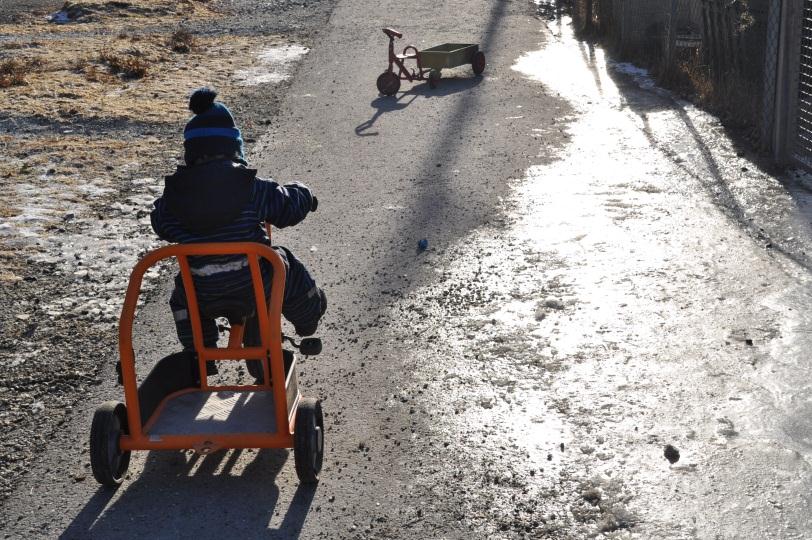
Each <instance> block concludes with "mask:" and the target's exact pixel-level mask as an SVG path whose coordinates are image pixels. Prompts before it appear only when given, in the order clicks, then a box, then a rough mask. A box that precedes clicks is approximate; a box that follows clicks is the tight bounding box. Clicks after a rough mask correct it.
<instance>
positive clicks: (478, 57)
mask: <svg viewBox="0 0 812 540" xmlns="http://www.w3.org/2000/svg"><path fill="white" fill-rule="evenodd" d="M471 68H472V69H473V70H474V73H476V74H477V75H481V74H482V72H483V71H485V53H483V52H482V51H477V53H476V54H475V55H474V58H473V59H472V60H471Z"/></svg>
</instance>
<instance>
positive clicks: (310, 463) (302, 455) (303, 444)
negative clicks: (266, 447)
mask: <svg viewBox="0 0 812 540" xmlns="http://www.w3.org/2000/svg"><path fill="white" fill-rule="evenodd" d="M294 429H295V431H294V432H293V457H294V459H295V461H296V475H297V476H298V477H299V481H300V482H302V483H303V484H315V483H316V482H318V481H319V473H320V472H321V462H322V459H323V457H324V418H323V417H322V414H321V401H319V400H317V399H315V398H303V399H302V400H301V401H300V402H299V408H298V409H297V411H296V426H295V428H294Z"/></svg>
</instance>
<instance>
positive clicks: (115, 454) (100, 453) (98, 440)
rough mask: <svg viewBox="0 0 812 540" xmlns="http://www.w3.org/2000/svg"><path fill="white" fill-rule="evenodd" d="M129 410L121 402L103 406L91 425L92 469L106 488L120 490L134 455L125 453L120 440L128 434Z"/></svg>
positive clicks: (94, 415) (110, 402) (108, 403)
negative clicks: (119, 486) (120, 445)
mask: <svg viewBox="0 0 812 540" xmlns="http://www.w3.org/2000/svg"><path fill="white" fill-rule="evenodd" d="M128 431H129V430H128V429H127V408H126V407H125V406H124V404H123V403H119V402H118V401H108V402H106V403H103V404H102V405H101V406H100V407H99V408H98V409H96V412H95V414H93V423H92V424H91V426H90V466H91V468H92V469H93V476H94V477H95V478H96V480H97V481H98V482H99V483H100V484H102V485H105V486H109V487H117V486H118V485H120V484H121V481H122V480H123V479H124V473H126V472H127V467H128V466H129V465H130V452H122V451H121V449H120V448H119V440H120V438H121V436H122V435H124V434H126V433H127V432H128Z"/></svg>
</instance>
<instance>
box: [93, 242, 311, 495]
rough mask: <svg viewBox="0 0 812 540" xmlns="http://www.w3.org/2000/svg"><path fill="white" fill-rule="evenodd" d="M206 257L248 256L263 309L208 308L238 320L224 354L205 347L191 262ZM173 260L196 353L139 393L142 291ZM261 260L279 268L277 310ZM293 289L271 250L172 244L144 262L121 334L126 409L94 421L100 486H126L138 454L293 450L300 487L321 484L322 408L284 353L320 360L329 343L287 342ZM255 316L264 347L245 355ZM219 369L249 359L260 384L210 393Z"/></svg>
mask: <svg viewBox="0 0 812 540" xmlns="http://www.w3.org/2000/svg"><path fill="white" fill-rule="evenodd" d="M268 232H269V233H270V231H268ZM269 236H270V234H269ZM201 255H245V256H246V257H247V259H248V263H249V267H250V270H251V276H252V280H253V287H254V296H255V305H247V304H244V303H242V304H241V303H240V302H239V301H236V302H234V301H232V302H228V301H225V302H221V303H220V304H218V305H207V306H205V308H204V309H203V311H202V313H203V315H204V316H205V317H208V318H217V317H225V318H227V319H228V320H229V322H230V324H231V329H230V332H229V340H228V345H227V346H226V347H223V348H218V347H213V348H207V347H205V346H204V345H203V333H202V329H201V323H200V319H201V310H200V309H199V305H198V302H197V297H196V294H195V289H194V283H193V279H192V273H191V270H190V268H189V262H188V258H189V257H195V256H201ZM167 258H176V259H177V260H178V263H179V265H180V271H181V277H182V279H183V284H184V287H185V290H186V291H187V292H186V294H187V300H188V308H189V316H190V318H191V322H192V332H193V336H194V350H193V351H184V352H181V353H176V354H172V355H170V356H167V357H165V358H163V359H162V360H160V361H159V362H158V363H157V364H156V365H155V366H154V367H153V369H152V371H151V372H150V373H149V375H148V376H147V377H146V378H145V379H144V380H143V381H142V383H141V384H140V385H138V384H137V380H136V373H135V353H134V351H133V345H132V331H133V319H134V316H135V309H136V305H137V302H138V297H139V295H140V292H141V282H142V278H143V276H144V273H145V272H146V271H147V270H148V269H149V268H150V267H151V266H153V265H155V264H156V263H158V262H159V261H162V260H164V259H167ZM260 259H265V260H267V261H268V262H270V264H271V265H272V268H273V280H272V283H271V298H270V302H269V303H267V302H266V301H265V292H264V288H263V285H262V274H261V271H260V262H259V261H260ZM284 289H285V267H284V263H283V261H282V259H281V257H280V256H279V255H277V253H276V252H275V251H274V250H273V249H271V248H270V247H268V246H266V245H264V244H259V243H252V242H235V243H217V244H185V245H172V246H166V247H163V248H160V249H157V250H155V251H152V252H150V253H147V254H146V255H145V256H144V258H143V259H141V261H140V262H139V263H138V264H137V265H136V266H135V268H134V269H133V271H132V275H131V277H130V283H129V286H128V288H127V295H126V297H125V300H124V307H123V308H122V312H121V320H120V326H119V354H120V374H121V382H122V383H123V386H124V396H125V403H126V404H124V403H120V402H117V401H108V402H106V403H104V404H103V405H101V406H100V407H99V408H98V409H97V410H96V412H95V414H94V416H93V423H92V426H91V433H90V462H91V466H92V469H93V476H94V477H95V478H96V480H98V481H99V482H100V483H101V484H104V485H107V486H117V485H119V484H120V483H121V481H122V479H123V477H124V474H125V472H126V470H127V466H128V465H129V461H130V452H131V451H132V450H183V449H193V450H195V451H196V452H199V453H201V454H208V453H211V452H214V451H216V450H219V449H222V448H293V452H294V458H295V463H296V473H297V475H298V476H299V480H300V481H302V482H304V483H313V482H316V481H318V475H319V472H320V471H321V465H322V456H323V451H324V432H323V429H324V423H323V418H322V411H321V403H320V401H319V400H317V399H313V398H303V397H302V396H301V394H300V393H299V386H298V378H297V375H296V358H295V357H294V355H293V354H292V353H291V352H290V351H287V350H285V351H283V349H282V340H283V339H287V340H288V341H289V342H290V343H291V344H293V345H294V346H295V347H297V348H298V349H299V350H300V352H302V353H303V354H307V355H312V354H318V353H319V352H320V351H321V341H320V340H319V339H317V338H309V339H303V340H302V341H301V343H298V344H297V343H296V342H294V341H293V339H290V338H285V337H284V336H283V335H282V327H281V324H282V323H281V316H282V299H283V293H284ZM255 306H256V309H255ZM254 315H255V316H257V317H258V320H259V334H260V336H259V337H260V339H259V344H258V345H252V346H244V345H243V332H244V326H245V324H246V321H247V320H248V318H249V317H252V316H254ZM215 360H246V362H247V364H248V368H249V372H251V374H252V375H255V376H256V378H257V380H256V382H255V383H254V384H247V385H236V386H233V385H232V386H213V385H210V384H209V382H208V377H207V374H206V372H207V370H206V363H207V362H212V361H215Z"/></svg>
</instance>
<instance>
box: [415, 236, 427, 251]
mask: <svg viewBox="0 0 812 540" xmlns="http://www.w3.org/2000/svg"><path fill="white" fill-rule="evenodd" d="M417 247H418V248H420V251H426V250H427V249H428V247H429V241H428V240H426V239H425V238H423V239H422V240H420V241H419V242H418V243H417Z"/></svg>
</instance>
